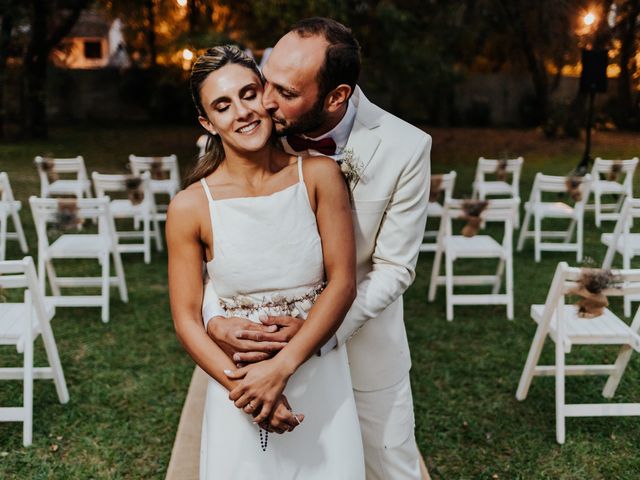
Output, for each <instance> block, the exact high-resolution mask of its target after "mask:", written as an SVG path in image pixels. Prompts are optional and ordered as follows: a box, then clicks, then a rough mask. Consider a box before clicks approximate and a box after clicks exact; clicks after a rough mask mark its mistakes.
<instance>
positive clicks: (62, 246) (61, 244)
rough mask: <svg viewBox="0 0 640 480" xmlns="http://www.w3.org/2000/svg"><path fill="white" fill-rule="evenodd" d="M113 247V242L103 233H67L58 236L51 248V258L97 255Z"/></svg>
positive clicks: (48, 251)
mask: <svg viewBox="0 0 640 480" xmlns="http://www.w3.org/2000/svg"><path fill="white" fill-rule="evenodd" d="M110 249H111V242H110V241H109V239H108V238H105V237H104V236H103V235H91V234H86V235H74V234H65V235H62V236H60V237H59V238H57V239H56V240H55V241H54V242H53V243H52V244H51V245H49V248H48V249H47V254H48V257H49V258H78V257H89V258H93V257H97V256H99V255H101V254H103V253H105V252H108V251H109V250H110Z"/></svg>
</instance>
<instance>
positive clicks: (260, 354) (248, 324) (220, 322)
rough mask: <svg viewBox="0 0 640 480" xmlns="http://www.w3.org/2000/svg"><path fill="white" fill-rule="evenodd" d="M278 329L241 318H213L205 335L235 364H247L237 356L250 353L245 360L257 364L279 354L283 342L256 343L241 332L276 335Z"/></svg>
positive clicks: (283, 344)
mask: <svg viewBox="0 0 640 480" xmlns="http://www.w3.org/2000/svg"><path fill="white" fill-rule="evenodd" d="M277 329H278V327H277V326H275V325H261V324H259V323H255V322H252V321H251V320H249V319H247V318H241V317H213V318H211V320H209V323H208V324H207V334H208V335H209V337H211V339H212V340H213V341H214V342H216V343H217V344H218V346H219V347H220V348H222V350H224V352H225V353H226V354H227V355H228V356H229V357H230V358H232V359H233V361H234V362H236V363H247V362H248V360H242V359H241V358H240V357H238V355H240V354H246V353H250V354H251V355H248V356H247V358H251V359H253V360H250V361H251V362H259V361H261V360H266V359H267V358H270V357H272V356H273V355H274V354H275V353H277V352H279V351H280V350H281V349H282V348H283V347H284V346H285V345H286V343H285V342H279V341H273V340H267V341H256V340H252V339H251V338H247V337H246V336H245V335H244V334H242V335H241V332H255V333H258V334H265V335H266V334H270V333H276V330H277Z"/></svg>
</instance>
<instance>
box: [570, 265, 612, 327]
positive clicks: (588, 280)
mask: <svg viewBox="0 0 640 480" xmlns="http://www.w3.org/2000/svg"><path fill="white" fill-rule="evenodd" d="M616 285H617V280H616V278H615V277H614V275H613V274H612V273H611V271H610V270H604V269H601V268H583V269H582V274H581V275H580V279H579V280H578V286H577V287H575V288H572V289H571V290H569V292H568V293H569V294H571V295H577V296H578V297H580V300H578V301H577V302H576V303H575V305H576V306H577V307H578V317H580V318H595V317H599V316H600V315H602V314H603V313H604V310H605V308H607V307H608V306H609V300H608V299H607V296H606V295H605V294H604V293H602V292H603V291H604V290H605V289H607V288H615V287H616Z"/></svg>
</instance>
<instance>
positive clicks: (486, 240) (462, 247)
mask: <svg viewBox="0 0 640 480" xmlns="http://www.w3.org/2000/svg"><path fill="white" fill-rule="evenodd" d="M444 244H445V249H446V254H447V255H451V256H452V258H456V257H457V258H485V257H486V258H494V257H500V258H502V257H504V256H505V251H504V248H503V247H502V245H501V244H500V243H498V242H497V241H496V240H495V239H494V238H493V237H491V236H489V235H475V236H473V237H465V236H463V235H452V236H450V237H447V238H445V240H444Z"/></svg>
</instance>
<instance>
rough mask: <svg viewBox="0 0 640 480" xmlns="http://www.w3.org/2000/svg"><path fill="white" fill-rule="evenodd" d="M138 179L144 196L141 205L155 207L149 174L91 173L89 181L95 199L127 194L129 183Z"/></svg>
mask: <svg viewBox="0 0 640 480" xmlns="http://www.w3.org/2000/svg"><path fill="white" fill-rule="evenodd" d="M138 179H139V180H140V187H139V188H140V190H141V191H142V194H143V195H144V198H143V200H142V203H146V204H149V205H155V200H154V197H153V194H152V193H151V186H150V185H151V183H150V182H151V174H150V173H149V172H144V173H142V174H141V175H122V174H115V175H113V174H104V173H98V172H92V173H91V180H93V188H94V189H95V191H96V196H97V197H104V196H107V195H109V194H113V193H116V192H120V193H122V192H128V191H129V189H130V186H129V185H130V182H132V181H135V180H138Z"/></svg>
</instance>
